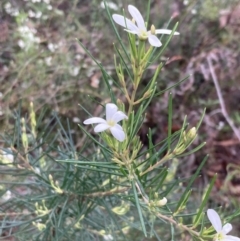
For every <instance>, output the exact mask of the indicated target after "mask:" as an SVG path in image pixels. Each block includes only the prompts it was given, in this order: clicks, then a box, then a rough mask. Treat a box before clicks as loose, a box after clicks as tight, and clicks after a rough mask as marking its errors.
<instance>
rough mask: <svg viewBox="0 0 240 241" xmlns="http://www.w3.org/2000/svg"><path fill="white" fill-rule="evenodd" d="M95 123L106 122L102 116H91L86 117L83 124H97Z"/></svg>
mask: <svg viewBox="0 0 240 241" xmlns="http://www.w3.org/2000/svg"><path fill="white" fill-rule="evenodd" d="M97 123H106V121H105V120H104V119H103V118H99V117H92V118H89V119H86V120H85V121H84V122H83V124H85V125H89V124H97Z"/></svg>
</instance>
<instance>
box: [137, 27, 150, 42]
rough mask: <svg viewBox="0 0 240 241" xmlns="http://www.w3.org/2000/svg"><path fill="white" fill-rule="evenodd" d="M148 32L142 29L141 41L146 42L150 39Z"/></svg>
mask: <svg viewBox="0 0 240 241" xmlns="http://www.w3.org/2000/svg"><path fill="white" fill-rule="evenodd" d="M148 35H149V34H148V32H147V31H146V30H144V29H143V30H142V29H140V33H139V38H140V39H141V40H146V39H147V38H148Z"/></svg>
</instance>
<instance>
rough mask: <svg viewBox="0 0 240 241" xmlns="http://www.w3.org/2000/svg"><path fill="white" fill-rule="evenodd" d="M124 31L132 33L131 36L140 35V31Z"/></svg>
mask: <svg viewBox="0 0 240 241" xmlns="http://www.w3.org/2000/svg"><path fill="white" fill-rule="evenodd" d="M124 30H125V31H127V32H128V33H132V34H137V35H140V31H136V30H129V29H124Z"/></svg>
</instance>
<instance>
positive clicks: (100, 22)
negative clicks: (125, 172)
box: [0, 0, 240, 240]
mask: <svg viewBox="0 0 240 241" xmlns="http://www.w3.org/2000/svg"><path fill="white" fill-rule="evenodd" d="M112 3H113V5H109V7H110V10H111V11H112V13H114V12H121V9H122V8H125V9H126V8H127V5H128V4H133V5H135V6H137V7H138V8H139V9H140V10H141V12H142V13H144V10H145V9H146V6H145V4H144V1H137V0H135V1H134V0H131V1H130V0H129V1H127V0H126V1H112ZM0 4H1V8H0V11H1V12H0V17H1V19H0V33H1V35H0V82H1V88H0V91H1V92H0V131H1V136H2V138H1V148H2V154H3V155H2V156H3V157H2V165H1V167H0V172H1V174H0V175H1V176H0V178H1V186H0V192H1V195H2V197H1V200H0V202H1V203H3V204H4V205H3V206H2V208H1V212H3V213H4V214H6V213H8V215H10V216H11V215H12V217H13V220H14V219H15V218H16V215H14V213H18V212H19V211H20V210H24V205H26V204H24V203H22V207H19V206H17V205H16V206H14V201H12V202H9V201H8V200H9V199H8V197H7V190H11V195H12V196H11V197H10V199H12V200H13V199H15V200H18V201H19V199H21V195H26V194H29V192H30V190H32V189H31V188H30V187H29V188H28V186H26V179H27V181H28V185H30V186H31V181H32V180H33V178H34V177H32V176H31V175H30V173H29V176H28V177H27V178H26V175H25V174H24V175H23V174H21V175H22V176H21V175H20V176H16V174H15V173H13V172H12V171H11V168H10V167H11V166H10V165H11V163H10V162H11V160H8V159H7V158H10V157H7V154H13V155H14V157H16V155H20V157H21V158H20V159H21V160H22V162H21V163H19V165H20V167H21V166H23V167H24V168H26V172H28V171H29V170H28V168H27V167H26V166H24V165H26V163H25V161H26V159H27V158H28V156H27V155H25V154H24V155H23V153H25V150H24V145H22V150H19V149H16V150H15V151H16V152H15V153H14V149H11V150H9V147H10V145H12V144H13V143H14V145H15V147H19V145H18V143H19V142H23V140H22V139H21V134H20V133H22V131H23V130H22V128H23V126H24V125H23V123H21V121H19V120H20V119H21V118H22V117H25V118H26V122H27V123H29V125H27V127H26V128H27V130H26V133H27V134H28V133H29V132H30V131H33V130H31V128H33V126H34V128H35V129H34V131H35V136H34V137H33V140H32V141H33V142H32V143H31V141H30V142H29V143H28V145H29V146H31V147H32V148H31V149H30V150H28V153H30V156H31V157H29V158H33V159H34V158H35V160H37V161H41V162H40V163H42V164H41V165H42V167H41V168H45V170H50V168H51V170H52V171H53V170H54V168H55V165H56V163H55V162H54V161H52V162H50V160H51V159H52V160H53V159H54V158H55V157H58V158H59V153H60V156H61V155H62V158H74V157H75V155H76V153H78V151H80V150H81V151H82V150H84V153H87V154H91V152H92V148H94V147H93V146H90V145H89V147H88V146H87V145H88V144H89V143H87V142H86V136H85V135H84V133H83V132H82V131H81V130H80V129H79V127H78V125H77V124H78V123H82V121H83V120H84V119H86V118H87V114H86V112H85V110H84V109H83V108H82V106H84V107H85V109H87V110H88V111H89V112H90V113H92V114H93V116H98V115H99V114H100V113H101V112H102V109H101V108H100V107H99V105H98V103H99V102H100V103H102V104H103V103H106V102H109V101H110V99H109V95H108V93H107V91H106V86H105V84H104V81H103V80H102V76H101V71H100V70H99V68H98V66H96V64H95V63H94V61H92V60H91V59H90V58H89V57H88V56H87V54H86V53H85V51H84V49H82V48H81V46H80V45H79V44H78V41H77V40H80V41H81V42H82V43H83V45H85V46H86V48H87V49H88V50H89V51H90V52H91V54H92V55H93V56H94V57H95V58H96V59H98V60H99V61H100V62H101V63H102V65H103V66H104V67H105V68H106V69H107V71H108V73H109V75H111V76H113V78H116V73H115V72H114V65H113V52H114V48H113V42H115V41H116V39H115V36H114V34H113V30H112V29H111V27H110V25H109V22H108V19H107V15H106V12H105V9H104V5H103V3H102V2H101V1H100V0H92V1H87V0H71V1H67V0H66V1H64V0H63V1H60V0H51V1H50V0H32V1H30V0H14V1H13V0H12V1H6V0H2V1H1V3H0ZM111 8H112V9H111ZM239 15H240V5H239V1H237V0H228V1H227V0H217V1H216V0H189V1H187V0H185V1H181V0H166V1H160V0H155V1H152V2H151V21H152V22H154V23H155V26H156V27H157V28H159V27H160V28H163V27H165V26H167V23H168V21H169V17H170V16H172V18H173V21H172V24H174V23H176V22H177V21H178V22H179V28H178V31H179V32H180V33H181V35H180V37H178V38H174V39H173V40H172V41H171V44H170V45H169V47H168V49H167V51H166V52H165V56H164V57H162V58H163V59H161V60H162V61H164V62H165V66H164V69H163V71H162V72H161V75H160V76H159V80H158V86H157V88H158V90H162V89H165V88H166V87H169V86H171V85H173V84H174V83H176V82H177V81H179V80H180V79H182V78H183V77H185V76H187V75H190V77H189V79H188V80H187V81H185V82H184V83H182V84H181V85H180V86H179V87H177V88H176V89H173V90H172V95H173V109H174V111H173V124H174V125H173V131H178V130H179V129H180V128H181V123H182V122H183V119H184V116H185V115H186V114H187V115H188V121H189V122H190V125H191V126H194V125H196V123H197V122H198V120H199V119H200V117H201V114H202V110H203V109H204V108H205V107H207V111H206V115H205V118H204V120H203V124H202V126H201V129H200V132H199V133H200V135H199V137H198V140H197V141H196V142H195V145H198V144H199V143H201V142H203V141H207V144H206V146H205V148H203V149H202V150H201V151H200V152H197V154H192V155H191V156H190V157H188V158H187V160H186V161H183V162H182V163H181V165H179V164H176V166H175V168H176V169H175V170H174V171H173V175H176V176H177V177H179V178H187V177H189V176H191V175H192V174H193V173H194V172H195V171H196V169H197V167H198V166H199V164H200V162H201V161H202V159H203V158H204V156H205V155H206V154H209V159H208V162H207V164H206V165H205V167H204V168H203V171H202V173H201V174H202V175H201V178H198V179H197V182H196V183H195V187H196V190H198V191H199V190H200V191H199V192H201V191H203V190H204V188H205V187H206V184H207V183H208V182H209V179H210V178H211V177H213V175H214V174H215V173H216V172H217V173H218V176H217V180H216V182H215V186H214V188H213V191H212V194H211V195H212V198H211V199H212V203H214V204H215V205H221V206H223V208H224V209H225V210H226V212H228V211H231V208H233V207H235V208H239V198H240V191H239V190H240V189H239V188H240V186H239V185H240V168H239V164H240V160H239V156H240V145H239V139H238V138H237V136H236V133H235V132H234V130H233V129H232V128H231V126H229V123H228V122H227V120H226V118H225V117H224V115H223V114H222V108H221V103H220V101H219V96H218V95H217V91H216V86H215V85H214V82H213V75H212V72H211V66H210V65H209V62H208V61H207V60H208V59H211V61H212V67H213V73H214V74H215V75H216V78H217V81H218V83H219V85H220V90H221V94H222V96H223V99H224V103H225V106H226V108H225V109H226V111H227V113H228V114H227V115H228V117H229V118H230V119H232V120H233V122H234V123H235V125H236V126H237V127H238V126H239V125H240V115H239V113H240V112H239V111H240V69H239V68H238V66H239V62H240V44H239V37H238V36H239V34H240V20H239ZM172 26H173V25H170V26H169V28H171V27H172ZM124 37H126V36H124ZM124 37H123V38H124ZM125 40H127V38H126V39H125ZM163 40H164V38H163ZM123 41H124V40H123ZM154 71H155V69H154V66H153V67H152V68H151V69H149V70H148V73H147V74H146V75H145V77H144V81H143V86H142V88H144V87H145V86H146V85H147V83H148V81H149V78H150V77H149V76H151V75H152V74H153V73H154ZM113 91H114V93H115V94H116V96H120V92H119V91H118V89H117V88H115V87H113ZM31 102H33V105H34V107H31V105H30V103H31ZM167 103H168V97H167V95H166V96H165V95H163V96H161V97H160V98H155V99H154V100H153V102H152V104H151V106H150V107H149V109H148V111H147V116H146V119H145V122H144V125H143V127H142V129H141V130H139V135H140V137H141V140H142V141H143V142H144V143H145V145H147V144H148V142H147V138H146V134H147V133H148V129H149V127H150V128H152V129H153V133H152V135H153V140H154V143H157V142H159V141H160V140H162V139H164V138H166V136H167V132H168V130H167V126H168V125H167ZM31 108H34V111H33V109H31ZM30 113H32V114H33V113H34V114H35V115H36V120H37V122H36V125H34V124H33V125H31V123H30V122H31V120H32V119H33V118H32V117H31V115H30ZM237 131H238V132H239V129H238V130H237ZM46 143H51V145H49V144H48V145H46ZM37 146H41V148H40V149H39V148H37ZM83 147H88V148H83ZM66 149H67V150H68V152H66V151H65V150H66ZM41 150H42V152H41ZM43 152H44V153H45V154H44V156H43V155H42V153H43ZM6 153H7V154H6ZM66 153H67V154H66ZM46 160H48V163H47V164H44V163H45V162H46ZM24 163H25V164H24ZM35 172H38V170H37V169H36V170H35ZM13 174H14V175H15V176H13ZM58 175H63V174H62V173H60V174H59V173H58ZM47 190H48V188H47V187H46V191H47ZM41 191H42V190H40V189H39V190H36V193H31V195H32V196H36V197H37V198H36V200H34V201H36V202H40V201H41V200H42V199H41V197H40V192H41ZM198 191H196V192H195V195H196V196H195V198H196V200H197V199H198V198H199V196H198ZM193 205H194V204H193ZM74 211H75V210H73V212H74ZM21 212H22V211H21ZM19 215H20V214H19ZM21 215H26V216H27V215H31V214H30V213H25V214H24V213H22V214H21ZM80 216H81V214H79V217H80ZM99 218H100V217H99ZM0 219H1V217H0ZM16 219H17V218H16ZM8 222H9V220H8ZM2 223H4V218H2ZM3 226H4V225H2V227H3ZM24 228H26V227H24ZM236 230H237V229H236ZM14 231H16V230H14V228H13V229H4V228H3V229H2V231H1V232H2V233H1V235H2V237H3V240H8V238H6V237H7V236H9V234H10V236H11V234H12V233H14ZM17 231H18V232H19V230H17ZM20 231H21V230H20ZM30 231H31V227H30V226H29V232H30ZM52 232H54V231H52ZM130 235H131V234H130ZM236 235H238V236H239V233H237V232H236ZM13 240H14V239H13ZM23 240H24V239H23ZM139 240H140V239H139ZM146 240H147V239H146ZM149 240H150V239H149ZM184 240H187V237H186V238H185V239H184Z"/></svg>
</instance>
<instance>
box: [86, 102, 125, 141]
mask: <svg viewBox="0 0 240 241" xmlns="http://www.w3.org/2000/svg"><path fill="white" fill-rule="evenodd" d="M123 119H128V117H127V116H126V115H125V114H124V113H123V112H122V111H118V107H117V106H116V105H115V104H112V103H109V104H106V120H104V119H103V118H99V117H92V118H89V119H87V120H85V121H84V122H83V123H84V124H85V125H89V124H98V125H96V126H95V128H94V131H95V132H102V131H105V130H108V129H109V130H110V131H111V133H112V135H113V136H114V137H115V138H116V139H117V140H118V141H121V142H122V141H124V139H125V133H124V131H123V128H122V127H121V126H120V125H119V124H117V123H118V122H119V121H121V120H123Z"/></svg>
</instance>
